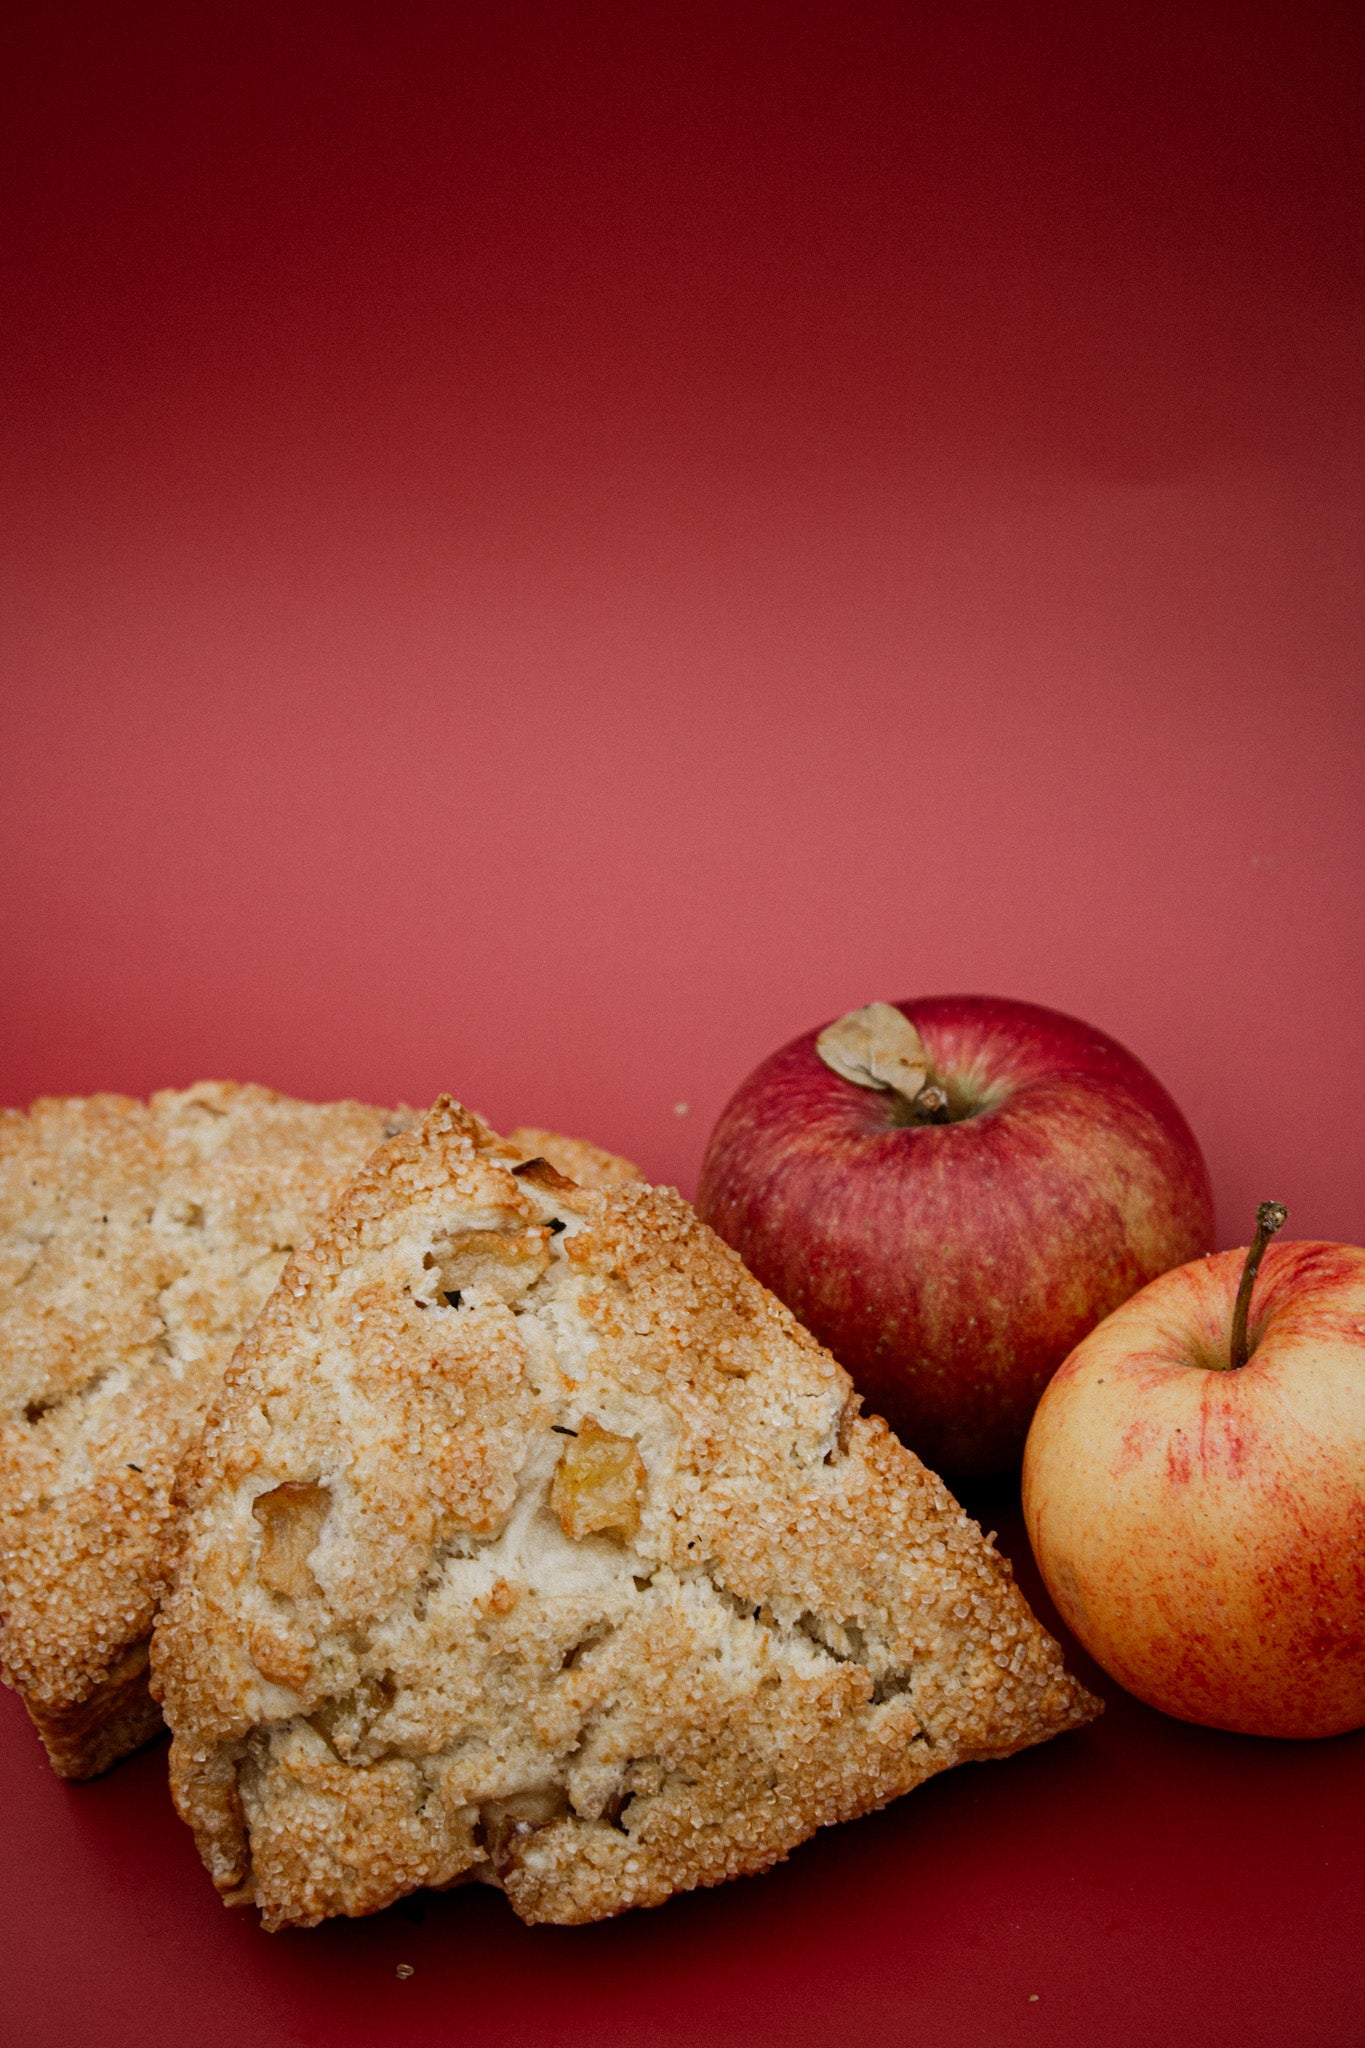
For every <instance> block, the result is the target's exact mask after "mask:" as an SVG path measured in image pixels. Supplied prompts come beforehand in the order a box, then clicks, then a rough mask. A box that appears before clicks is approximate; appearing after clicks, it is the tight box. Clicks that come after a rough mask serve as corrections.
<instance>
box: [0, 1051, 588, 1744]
mask: <svg viewBox="0 0 1365 2048" xmlns="http://www.w3.org/2000/svg"><path fill="white" fill-rule="evenodd" d="M414 1121H415V1118H414V1115H413V1112H411V1111H410V1110H384V1109H373V1108H369V1107H367V1106H365V1105H364V1104H362V1103H358V1102H330V1103H313V1102H295V1101H291V1100H290V1099H289V1098H288V1097H287V1096H283V1095H277V1094H275V1093H274V1092H273V1091H272V1090H271V1089H268V1088H254V1087H239V1086H237V1085H235V1084H233V1083H231V1082H221V1081H209V1082H201V1083H200V1084H199V1085H198V1086H196V1087H194V1088H190V1089H185V1090H166V1091H164V1092H163V1093H161V1094H159V1095H154V1096H153V1097H152V1099H151V1101H150V1102H137V1101H133V1100H132V1099H130V1098H129V1097H127V1096H121V1095H97V1096H91V1097H89V1098H86V1099H78V1098H67V1099H60V1100H59V1099H52V1098H49V1099H45V1100H43V1101H39V1102H35V1103H34V1104H33V1106H32V1108H31V1109H30V1110H29V1111H28V1112H27V1114H25V1113H22V1112H20V1111H17V1110H5V1111H0V1671H3V1675H4V1677H5V1679H6V1680H7V1682H8V1683H9V1684H10V1685H12V1686H14V1687H15V1689H16V1690H17V1691H18V1692H19V1693H20V1694H22V1696H23V1698H24V1701H25V1703H26V1705H27V1707H28V1710H29V1712H30V1714H31V1715H32V1717H33V1720H34V1721H35V1723H36V1724H37V1726H38V1729H39V1732H40V1733H41V1735H42V1737H43V1740H44V1742H45V1743H46V1745H47V1749H48V1754H49V1756H50V1758H51V1760H52V1763H53V1765H54V1767H55V1768H56V1769H57V1770H58V1771H59V1772H60V1773H61V1774H62V1775H63V1776H64V1777H73V1778H83V1777H89V1776H91V1775H92V1774H93V1773H94V1772H96V1771H100V1770H103V1769H105V1768H106V1767H107V1766H108V1765H109V1764H111V1763H113V1762H115V1761H116V1760H117V1758H119V1757H120V1756H123V1755H125V1754H126V1753H127V1752H128V1751H129V1750H131V1749H136V1748H137V1746H138V1745H139V1743H142V1742H145V1741H147V1740H148V1739H149V1738H150V1737H151V1736H153V1735H155V1734H156V1733H157V1731H158V1730H159V1728H160V1727H161V1715H160V1713H159V1711H158V1709H157V1706H156V1703H155V1701H154V1700H153V1699H152V1698H151V1697H150V1695H149V1693H148V1691H147V1643H148V1637H149V1635H150V1631H151V1623H152V1613H153V1609H154V1607H155V1604H156V1601H157V1599H158V1598H159V1596H160V1593H161V1590H162V1586H163V1582H164V1577H165V1567H166V1555H167V1546H168V1543H169V1539H170V1528H171V1518H172V1506H171V1488H172V1481H173V1479H174V1474H175V1470H176V1466H177V1464H178V1462H179V1459H180V1456H181V1454H182V1452H183V1451H184V1449H185V1447H186V1445H187V1444H188V1443H190V1442H191V1441H192V1440H193V1438H194V1436H195V1435H196V1434H197V1432H198V1430H199V1428H200V1427H201V1425H202V1422H203V1417H204V1413H205V1410H206V1409H207V1407H208V1404H209V1401H210V1400H211V1399H212V1397H213V1395H214V1394H215V1393H216V1392H217V1389H218V1385H219V1382H220V1380H221V1378H222V1374H223V1370H224V1368H225V1366H226V1365H227V1362H228V1360H229V1359H230V1358H231V1356H232V1353H233V1351H234V1350H235V1349H236V1346H237V1344H238V1342H239V1341H240V1339H241V1337H242V1336H243V1334H244V1333H245V1331H246V1330H247V1329H248V1328H249V1327H250V1325H251V1323H252V1321H253V1320H254V1318H255V1316H256V1314H257V1313H258V1311H259V1309H260V1307H261V1305H262V1303H263V1302H264V1301H265V1299H266V1296H267V1295H268V1294H269V1293H270V1290H271V1288H272V1287H273V1286H274V1284H275V1282H276V1281H277V1280H278V1278H279V1276H280V1271H281V1269H282V1267H283V1265H284V1262H285V1259H286V1257H287V1256H288V1254H289V1252H290V1251H292V1250H293V1249H294V1248H295V1246H297V1245H298V1244H300V1243H302V1241H303V1239H304V1238H305V1237H306V1236H307V1234H308V1232H309V1231H311V1230H312V1229H313V1228H314V1227H315V1225H316V1224H317V1223H318V1222H319V1221H320V1220H321V1218H322V1217H324V1216H325V1215H326V1214H327V1211H328V1210H329V1209H330V1208H331V1206H332V1203H333V1202H334V1201H335V1200H336V1198H337V1197H338V1195H340V1194H341V1192H342V1191H343V1190H344V1188H345V1186H346V1184H347V1182H348V1181H349V1180H350V1178H351V1176H352V1175H353V1174H354V1173H355V1172H356V1171H357V1170H358V1169H359V1167H360V1166H362V1165H363V1164H364V1162H365V1160H366V1159H367V1158H368V1157H369V1155H370V1153H371V1152H372V1151H373V1150H374V1148H375V1146H376V1145H378V1144H380V1143H381V1142H382V1141H383V1139H384V1138H385V1137H389V1136H392V1135H393V1134H394V1132H395V1131H397V1130H400V1129H405V1128H407V1127H408V1126H409V1125H410V1124H412V1123H413V1122H414ZM536 1135H537V1136H540V1135H541V1134H536ZM545 1136H546V1140H547V1142H550V1141H553V1142H556V1143H558V1142H562V1143H564V1144H566V1145H567V1146H568V1147H569V1148H570V1151H571V1152H572V1151H573V1148H574V1147H575V1145H576V1144H577V1143H578V1142H579V1141H575V1140H573V1139H568V1140H563V1141H560V1140H558V1139H557V1138H556V1137H555V1134H553V1133H549V1134H545ZM588 1151H589V1152H590V1153H591V1152H595V1151H596V1148H595V1147H589V1148H588ZM525 1156H526V1154H525V1153H524V1152H523V1151H520V1150H519V1149H518V1148H517V1147H515V1146H513V1147H512V1148H511V1157H512V1158H513V1159H516V1158H524V1157H525ZM601 1157H602V1159H603V1160H604V1161H608V1162H610V1167H611V1170H612V1171H613V1172H614V1173H615V1172H618V1171H619V1169H621V1168H623V1167H624V1165H625V1162H624V1161H617V1160H614V1159H613V1158H612V1155H611V1154H609V1153H603V1154H602V1155H601ZM591 1164H592V1162H591V1160H588V1162H587V1165H588V1168H591ZM603 1170H604V1171H605V1170H606V1169H603Z"/></svg>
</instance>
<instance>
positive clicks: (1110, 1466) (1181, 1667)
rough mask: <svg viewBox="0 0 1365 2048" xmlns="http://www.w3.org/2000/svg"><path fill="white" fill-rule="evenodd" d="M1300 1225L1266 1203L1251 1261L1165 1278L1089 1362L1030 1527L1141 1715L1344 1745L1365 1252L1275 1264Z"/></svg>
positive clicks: (1068, 1399) (1364, 1678)
mask: <svg viewBox="0 0 1365 2048" xmlns="http://www.w3.org/2000/svg"><path fill="white" fill-rule="evenodd" d="M1283 1220H1284V1211H1283V1209H1282V1208H1280V1206H1279V1205H1278V1204H1275V1203H1262V1205H1261V1209H1260V1211H1259V1212H1258V1229H1257V1237H1256V1240H1255V1242H1254V1243H1253V1245H1252V1246H1251V1248H1250V1250H1249V1251H1236V1252H1220V1253H1218V1254H1216V1255H1214V1256H1211V1257H1209V1258H1205V1259H1199V1260H1196V1261H1195V1262H1194V1263H1193V1264H1191V1265H1186V1266H1181V1267H1178V1268H1176V1269H1175V1270H1174V1271H1172V1272H1169V1273H1164V1274H1162V1275H1161V1277H1160V1278H1159V1279H1156V1280H1153V1281H1152V1282H1151V1283H1150V1284H1149V1285H1148V1286H1146V1287H1144V1288H1143V1289H1142V1290H1141V1292H1140V1293H1138V1294H1135V1295H1134V1296H1133V1297H1132V1299H1131V1300H1129V1301H1127V1302H1125V1303H1124V1304H1123V1305H1122V1307H1120V1308H1117V1309H1115V1310H1114V1312H1113V1313H1112V1314H1111V1315H1109V1316H1108V1317H1106V1318H1105V1320H1104V1321H1103V1322H1102V1323H1100V1324H1099V1325H1098V1327H1097V1328H1096V1329H1094V1330H1092V1331H1091V1333H1090V1335H1089V1336H1088V1337H1086V1338H1085V1339H1084V1340H1083V1341H1082V1342H1081V1343H1080V1344H1078V1345H1077V1346H1076V1348H1075V1350H1074V1351H1073V1352H1072V1353H1071V1355H1070V1357H1069V1358H1068V1359H1067V1360H1066V1361H1065V1363H1064V1364H1063V1365H1062V1366H1061V1368H1060V1370H1059V1371H1058V1372H1057V1373H1056V1375H1055V1376H1054V1377H1053V1379H1052V1380H1051V1382H1050V1383H1049V1385H1048V1387H1047V1389H1046V1391H1045V1392H1044V1394H1043V1397H1042V1399H1041V1401H1040V1402H1039V1405H1038V1410H1037V1413H1036V1414H1035V1416H1034V1419H1033V1424H1032V1427H1031V1429H1030V1431H1029V1437H1028V1442H1027V1445H1026V1448H1025V1452H1024V1475H1023V1498H1024V1515H1025V1520H1026V1522H1027V1525H1028V1532H1029V1538H1030V1540H1031V1542H1032V1544H1033V1549H1034V1553H1035V1555H1036V1557H1037V1560H1038V1564H1039V1567H1040V1569H1041V1571H1042V1574H1043V1578H1044V1580H1045V1581H1046V1584H1047V1588H1048V1591H1049V1592H1050V1593H1051V1595H1052V1598H1053V1600H1054V1601H1055V1602H1056V1605H1057V1608H1058V1611H1059V1613H1060V1614H1061V1616H1062V1618H1063V1620H1064V1621H1065V1622H1066V1624H1067V1626H1068V1628H1070V1629H1071V1631H1072V1632H1073V1634H1074V1635H1076V1636H1077V1637H1078V1638H1079V1640H1080V1641H1081V1642H1082V1643H1083V1644H1084V1646H1085V1648H1086V1649H1087V1650H1088V1651H1089V1652H1090V1654H1091V1656H1092V1657H1094V1658H1095V1660H1096V1662H1097V1663H1098V1664H1100V1665H1101V1666H1102V1667H1103V1668H1104V1669H1105V1670H1106V1671H1107V1672H1108V1673H1109V1674H1110V1675H1111V1677H1113V1678H1116V1679H1117V1680H1118V1681H1119V1683H1120V1684H1121V1685H1123V1686H1125V1687H1126V1688H1127V1689H1128V1691H1130V1692H1132V1693H1135V1694H1136V1695H1137V1697H1138V1698H1139V1699H1142V1700H1145V1701H1147V1702H1148V1704H1149V1705H1151V1706H1154V1707H1159V1708H1161V1709H1162V1710H1163V1711H1164V1712H1166V1713H1168V1714H1173V1715H1176V1716H1177V1717H1178V1718H1180V1719H1181V1720H1185V1721H1196V1722H1200V1723H1203V1724H1205V1725H1206V1726H1209V1727H1214V1728H1227V1729H1234V1730H1237V1731H1239V1732H1241V1733H1243V1734H1250V1735H1271V1736H1328V1735H1339V1734H1342V1733H1344V1732H1345V1731H1346V1730H1348V1729H1353V1728H1359V1727H1361V1726H1365V1250H1362V1249H1361V1248H1359V1247H1357V1246H1354V1245H1341V1244H1321V1243H1282V1244H1274V1245H1270V1246H1269V1249H1266V1246H1267V1242H1268V1239H1269V1237H1270V1236H1271V1234H1272V1233H1273V1231H1274V1230H1275V1229H1277V1228H1278V1227H1279V1224H1280V1223H1282V1222H1283ZM1262 1255H1263V1256H1262ZM1258 1267H1259V1278H1258V1276H1257V1269H1258Z"/></svg>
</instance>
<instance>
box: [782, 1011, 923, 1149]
mask: <svg viewBox="0 0 1365 2048" xmlns="http://www.w3.org/2000/svg"><path fill="white" fill-rule="evenodd" d="M815 1050H816V1051H817V1053H819V1055H820V1058H821V1059H822V1060H823V1061H824V1063H825V1065H826V1066H827V1067H828V1068H829V1069H830V1071H831V1072H832V1073H835V1074H838V1076H839V1077H840V1079H841V1080H843V1081H851V1082H852V1083H853V1084H854V1086H855V1087H857V1088H875V1089H878V1090H880V1091H882V1092H883V1093H888V1092H889V1093H891V1094H894V1095H899V1096H900V1097H901V1098H902V1100H903V1101H904V1102H905V1103H906V1104H907V1105H908V1106H909V1110H910V1120H911V1122H913V1123H925V1124H930V1123H933V1124H944V1123H947V1122H948V1119H949V1113H950V1112H949V1107H948V1091H947V1090H946V1089H945V1088H943V1087H941V1086H940V1085H939V1083H938V1082H937V1081H936V1080H934V1079H933V1077H932V1074H931V1072H930V1068H929V1055H928V1053H927V1052H926V1051H925V1048H924V1040H923V1039H922V1038H921V1037H920V1035H919V1032H918V1031H917V1030H916V1029H915V1027H914V1025H913V1024H912V1023H911V1022H910V1019H909V1018H908V1017H907V1016H905V1015H904V1013H903V1012H902V1011H900V1010H898V1009H896V1007H895V1005H894V1004H892V1003H864V1004H863V1006H862V1008H861V1009H858V1010H849V1011H847V1012H846V1013H845V1014H844V1016H842V1017H840V1018H839V1019H838V1021H837V1022H836V1023H834V1024H827V1025H826V1026H825V1028H824V1030H823V1031H822V1032H821V1033H820V1036H819V1037H818V1038H817V1039H816V1041H815Z"/></svg>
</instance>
